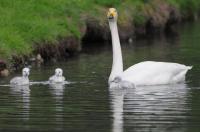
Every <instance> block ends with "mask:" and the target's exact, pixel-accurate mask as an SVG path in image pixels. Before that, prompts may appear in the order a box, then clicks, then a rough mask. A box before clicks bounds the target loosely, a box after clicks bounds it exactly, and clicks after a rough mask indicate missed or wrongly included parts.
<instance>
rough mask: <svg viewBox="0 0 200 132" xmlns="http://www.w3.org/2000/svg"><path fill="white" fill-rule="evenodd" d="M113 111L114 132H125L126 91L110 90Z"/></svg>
mask: <svg viewBox="0 0 200 132" xmlns="http://www.w3.org/2000/svg"><path fill="white" fill-rule="evenodd" d="M109 92H110V100H111V109H112V112H113V127H112V128H113V129H112V131H113V132H123V105H124V95H125V94H126V89H118V88H110V89H109Z"/></svg>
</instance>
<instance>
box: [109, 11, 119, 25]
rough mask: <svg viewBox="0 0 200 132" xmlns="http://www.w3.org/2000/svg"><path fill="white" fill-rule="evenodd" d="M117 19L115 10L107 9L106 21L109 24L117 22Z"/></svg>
mask: <svg viewBox="0 0 200 132" xmlns="http://www.w3.org/2000/svg"><path fill="white" fill-rule="evenodd" d="M117 17H118V14H117V10H116V9H115V8H109V10H108V13H107V18H108V21H109V22H111V21H117Z"/></svg>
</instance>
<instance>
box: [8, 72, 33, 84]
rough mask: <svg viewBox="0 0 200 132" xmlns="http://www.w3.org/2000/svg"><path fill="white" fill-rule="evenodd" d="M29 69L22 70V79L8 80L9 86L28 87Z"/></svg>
mask: <svg viewBox="0 0 200 132" xmlns="http://www.w3.org/2000/svg"><path fill="white" fill-rule="evenodd" d="M29 74H30V69H29V68H23V70H22V77H14V78H13V79H11V80H10V84H11V85H28V84H29V78H28V76H29Z"/></svg>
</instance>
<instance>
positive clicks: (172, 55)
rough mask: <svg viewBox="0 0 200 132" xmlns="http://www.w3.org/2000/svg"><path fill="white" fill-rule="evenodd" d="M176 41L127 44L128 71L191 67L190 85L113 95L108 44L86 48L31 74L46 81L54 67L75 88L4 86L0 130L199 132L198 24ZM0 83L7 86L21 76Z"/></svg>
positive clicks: (0, 97) (0, 91)
mask: <svg viewBox="0 0 200 132" xmlns="http://www.w3.org/2000/svg"><path fill="white" fill-rule="evenodd" d="M177 30H178V31H179V32H180V33H179V36H178V37H175V38H166V37H162V36H160V37H159V38H154V39H146V40H138V41H134V42H133V44H123V45H122V51H123V59H124V65H125V68H127V67H128V66H131V65H132V64H135V63H138V62H141V61H144V60H156V61H170V62H178V63H183V64H186V65H193V69H192V70H191V71H189V72H188V74H187V79H186V84H177V85H164V86H151V87H139V88H136V89H126V90H121V89H119V90H109V89H108V85H107V79H108V76H109V73H110V69H111V64H112V52H111V46H110V45H104V46H99V47H96V48H87V49H85V50H84V51H83V53H82V54H81V55H80V56H78V57H75V58H72V59H70V60H68V61H67V62H58V63H56V64H46V65H45V66H42V67H40V68H36V67H33V68H32V69H31V75H30V80H31V81H32V82H43V81H46V80H47V79H48V77H49V76H50V75H52V74H53V73H54V69H55V68H56V67H60V68H62V69H63V70H64V76H65V77H66V79H67V80H68V81H70V82H72V83H71V84H68V85H65V86H55V87H50V86H49V85H48V84H34V85H31V86H29V87H15V88H12V87H9V86H1V87H0V130H2V131H3V130H4V131H6V130H7V131H8V130H13V131H14V130H15V131H16V130H18V131H68V132H99V131H102V132H137V131H138V132H139V131H147V132H149V131H154V132H155V131H157V132H161V131H162V132H163V131H169V132H172V131H174V132H179V131H180V132H183V131H190V132H198V131H200V78H199V76H200V58H199V54H200V51H199V50H200V24H199V23H198V22H196V23H193V24H191V23H188V24H185V25H183V26H182V27H181V28H177ZM18 74H19V73H16V74H15V75H14V74H13V75H11V76H9V77H8V78H1V80H0V84H2V85H3V84H8V83H9V80H10V79H11V78H12V77H13V76H16V75H18Z"/></svg>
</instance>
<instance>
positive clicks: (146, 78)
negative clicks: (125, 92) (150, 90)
mask: <svg viewBox="0 0 200 132" xmlns="http://www.w3.org/2000/svg"><path fill="white" fill-rule="evenodd" d="M191 68H192V67H190V66H185V65H182V64H178V63H168V62H154V61H144V62H141V63H138V64H135V65H133V66H131V67H130V68H128V69H127V70H125V71H124V72H123V73H122V75H121V76H120V77H121V78H122V80H125V81H129V82H132V83H134V84H135V85H160V84H170V83H179V82H183V81H185V75H186V73H187V71H188V70H189V69H191Z"/></svg>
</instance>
